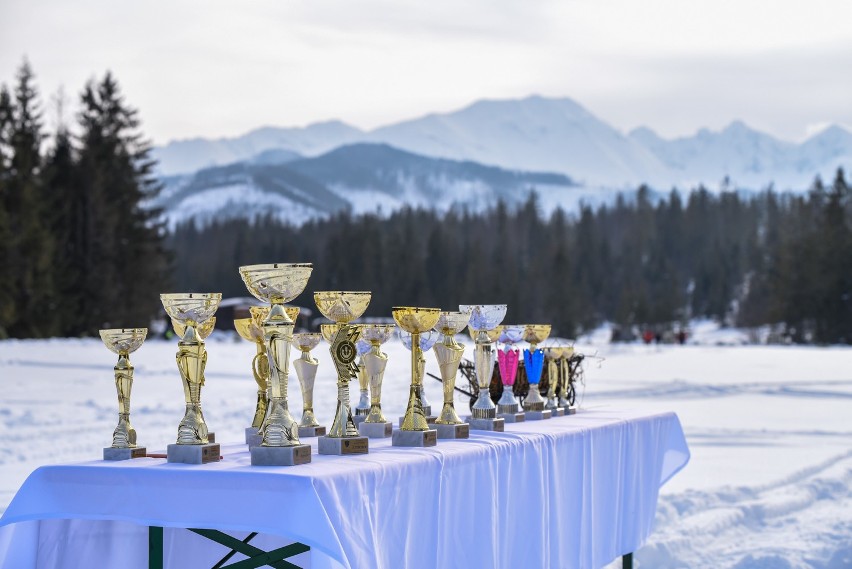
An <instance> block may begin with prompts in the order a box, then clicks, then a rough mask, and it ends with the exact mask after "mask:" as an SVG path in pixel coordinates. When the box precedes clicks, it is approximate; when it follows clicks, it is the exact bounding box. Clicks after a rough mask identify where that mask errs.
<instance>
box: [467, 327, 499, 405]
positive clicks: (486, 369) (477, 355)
mask: <svg viewBox="0 0 852 569" xmlns="http://www.w3.org/2000/svg"><path fill="white" fill-rule="evenodd" d="M474 367H475V369H476V379H477V382H478V384H479V397H478V398H477V400H476V403H474V405H473V408H472V409H471V415H472V416H473V418H474V419H493V418H495V417H496V416H497V407H496V406H495V405H494V402H493V401H491V394H490V393H489V386H490V384H491V375H492V373H493V372H494V352H493V345H492V342H491V340H489V339H488V335H487V334H486V333H485V331H483V330H480V331H479V333H478V334H477V337H476V347H475V348H474Z"/></svg>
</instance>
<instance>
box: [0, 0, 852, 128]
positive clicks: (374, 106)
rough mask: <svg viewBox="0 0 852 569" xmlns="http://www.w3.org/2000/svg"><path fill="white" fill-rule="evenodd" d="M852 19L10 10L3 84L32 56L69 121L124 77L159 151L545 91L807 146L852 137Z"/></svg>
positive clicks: (658, 9) (315, 0)
mask: <svg viewBox="0 0 852 569" xmlns="http://www.w3.org/2000/svg"><path fill="white" fill-rule="evenodd" d="M850 22H852V2H849V0H807V1H793V0H773V1H768V0H735V1H730V0H644V1H642V2H638V1H636V0H464V1H459V0H420V1H416V2H415V1H411V0H251V1H249V2H237V1H236V0H231V1H229V2H228V1H221V0H205V1H204V2H199V1H188V0H169V1H163V0H146V1H145V2H116V1H115V0H75V1H74V2H69V1H67V0H0V82H2V83H6V84H10V83H11V82H12V81H13V80H14V75H15V71H16V69H17V68H18V66H19V65H20V63H21V61H22V59H23V58H24V57H27V58H28V60H29V61H30V63H31V64H32V66H33V69H34V71H35V73H36V75H37V80H38V85H39V87H40V89H41V93H42V98H43V100H44V104H45V107H46V115H47V117H48V119H49V122H55V121H56V116H57V112H56V110H55V108H56V105H55V101H56V100H58V99H60V98H61V99H65V100H66V101H67V103H66V105H65V108H66V111H65V115H66V116H73V108H74V105H75V104H76V100H77V98H78V94H79V91H80V90H81V88H82V86H83V85H84V84H85V82H86V81H87V80H89V79H91V78H93V77H99V76H102V75H103V73H104V72H105V71H106V70H108V69H109V70H111V71H112V72H113V73H114V74H115V75H116V77H117V79H118V81H119V83H120V85H121V87H122V89H123V92H124V93H125V95H126V98H127V101H128V102H129V103H130V104H131V105H133V106H135V107H137V108H139V109H140V112H141V118H142V120H143V130H144V132H145V134H146V135H147V136H148V137H150V138H151V139H152V140H153V141H154V142H155V143H157V144H163V143H165V142H167V141H169V140H173V139H183V138H192V137H197V136H202V137H223V136H236V135H239V134H242V133H244V132H247V131H249V130H251V129H253V128H256V127H259V126H264V125H274V126H302V125H306V124H309V123H312V122H316V121H323V120H330V119H341V120H344V121H345V122H348V123H350V124H353V125H355V126H357V127H360V128H374V127H376V126H381V125H384V124H389V123H393V122H396V121H399V120H403V119H409V118H414V117H417V116H422V115H424V114H427V113H431V112H448V111H452V110H456V109H458V108H461V107H463V106H466V105H468V104H470V103H472V102H473V101H476V100H479V99H485V98H487V99H507V98H520V97H525V96H528V95H531V94H540V95H544V96H552V97H570V98H572V99H574V100H576V101H578V102H579V103H580V104H582V105H583V106H585V107H586V108H587V109H588V110H590V111H591V112H592V113H594V114H596V115H597V116H598V117H599V118H601V119H603V120H605V121H607V122H609V123H610V124H612V125H613V126H615V127H616V128H618V129H620V130H622V131H625V132H626V131H628V130H630V129H632V128H634V127H637V126H643V125H644V126H648V127H650V128H652V129H654V130H656V131H657V132H658V133H660V134H661V135H663V136H666V137H676V136H688V135H691V134H694V133H695V131H696V130H698V129H699V128H702V127H708V128H711V129H714V130H718V129H720V128H723V127H724V126H726V125H727V124H729V123H730V122H732V121H733V120H743V121H745V122H746V123H748V124H749V125H750V126H752V127H754V128H757V129H759V130H763V131H766V132H768V133H770V134H773V135H775V136H778V137H780V138H784V139H787V140H794V141H799V140H803V139H805V138H806V137H807V136H808V135H811V134H813V133H815V132H818V131H819V130H820V129H822V128H824V127H825V126H827V125H829V124H841V125H844V126H846V127H847V128H850V127H852V104H850V103H852V72H850V71H852V23H850ZM60 89H61V90H62V91H61V92H62V93H64V95H62V96H60V95H59V93H60Z"/></svg>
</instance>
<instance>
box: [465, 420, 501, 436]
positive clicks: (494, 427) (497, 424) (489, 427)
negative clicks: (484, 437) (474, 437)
mask: <svg viewBox="0 0 852 569" xmlns="http://www.w3.org/2000/svg"><path fill="white" fill-rule="evenodd" d="M465 421H467V423H468V424H469V425H470V428H471V429H472V430H474V431H496V432H499V433H502V432H503V430H504V429H503V427H504V425H505V424H506V421H504V420H503V418H502V417H494V418H492V419H475V418H473V417H465Z"/></svg>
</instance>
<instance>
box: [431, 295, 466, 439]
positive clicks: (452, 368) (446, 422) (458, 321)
mask: <svg viewBox="0 0 852 569" xmlns="http://www.w3.org/2000/svg"><path fill="white" fill-rule="evenodd" d="M469 321H470V312H441V314H440V316H438V322H437V323H436V324H435V328H434V329H435V330H436V331H438V332H440V333H441V338H440V341H439V342H438V343H437V344H435V346H434V347H433V348H432V350H433V351H434V352H435V359H436V360H438V367H439V368H440V370H441V380H442V381H443V385H444V406H443V407H442V408H441V413H440V415H438V418H437V419H436V420H435V430H436V431H438V438H439V439H466V438H469V437H470V425H468V424H467V423H465V422H464V421H462V420H461V419H460V418H459V416H458V413H456V408H455V405H454V404H453V393H454V391H455V387H456V375H457V374H458V371H459V362H461V358H462V354H463V353H464V346H462V345H461V344H459V343H458V342H456V334H458V333H459V332H461V331H462V330H464V328H465V326H467V324H468V322H469Z"/></svg>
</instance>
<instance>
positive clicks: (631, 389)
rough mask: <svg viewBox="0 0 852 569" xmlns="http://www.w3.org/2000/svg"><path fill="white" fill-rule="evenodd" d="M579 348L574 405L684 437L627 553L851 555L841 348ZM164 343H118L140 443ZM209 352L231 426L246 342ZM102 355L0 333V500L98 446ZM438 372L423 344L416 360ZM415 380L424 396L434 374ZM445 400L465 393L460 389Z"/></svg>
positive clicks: (788, 558)
mask: <svg viewBox="0 0 852 569" xmlns="http://www.w3.org/2000/svg"><path fill="white" fill-rule="evenodd" d="M602 336H604V334H598V335H597V336H595V337H602ZM719 337H720V335H719V334H716V333H711V334H708V336H707V338H716V339H718V338H719ZM460 339H461V336H460ZM713 342H714V343H715V340H713ZM579 348H580V349H581V351H583V352H584V353H587V354H593V353H596V354H597V355H598V356H599V357H601V358H603V359H602V360H601V359H595V358H589V359H588V360H587V361H586V377H585V386H584V387H583V388H582V389H581V392H580V397H581V401H582V405H583V406H585V407H587V408H593V407H606V406H612V407H642V408H648V409H653V410H674V411H675V412H677V413H678V415H679V417H680V419H681V422H682V424H683V426H684V431H685V433H686V435H687V439H688V441H689V444H690V448H691V451H692V455H693V456H692V460H691V461H690V464H689V465H687V467H686V469H684V470H683V471H682V472H681V473H679V474H678V475H677V476H675V477H674V478H673V479H672V480H671V481H669V482H668V483H667V484H666V485H665V486H664V487H663V488H662V491H661V495H660V500H659V506H658V513H657V524H656V529H655V531H654V533H653V534H652V535H651V536H650V538H649V540H648V543H647V544H646V545H645V546H644V547H642V548H641V549H640V550H639V551H637V552H636V556H635V560H636V566H637V567H654V568H658V569H675V568H678V569H679V568H700V567H713V568H721V569H726V568H731V569H769V568H781V569H787V568H790V569H806V568H807V569H849V568H852V490H850V488H852V377H850V376H852V371H850V369H852V368H850V365H849V363H850V362H852V349H849V348H824V349H823V348H808V347H755V346H737V347H720V346H715V345H712V346H707V345H697V346H685V347H680V346H663V347H656V346H639V345H626V346H625V345H618V346H615V345H613V346H610V345H608V344H605V343H603V344H600V345H597V346H592V345H581V346H579ZM175 350H176V346H175V344H174V343H171V342H164V341H159V340H156V339H149V340H148V341H147V342H145V344H144V345H143V346H142V347H141V348H140V349H139V351H138V352H136V353H134V354H133V356H132V360H133V364H134V366H135V369H136V371H135V382H134V388H133V399H132V401H133V408H132V420H133V425H134V427H135V428H136V429H137V431H138V433H139V442H140V444H144V445H146V446H147V447H148V449H149V451H158V450H162V449H164V448H165V446H166V444H167V443H169V442H171V440H172V439H173V438H174V436H175V431H176V426H177V422H178V421H179V420H180V417H181V416H182V411H183V393H182V389H181V386H180V381H179V377H178V374H177V370H176V369H175V367H176V366H175V362H174V353H175ZM385 351H386V352H387V353H388V354H389V356H390V359H389V362H388V368H387V371H386V375H385V385H384V389H383V407H384V408H385V409H386V414H387V415H388V418H389V419H390V420H392V421H395V420H396V417H397V416H398V415H399V414H401V412H402V409H403V408H404V405H405V402H406V400H407V396H408V374H409V369H408V365H409V359H408V352H407V351H405V349H404V348H403V347H402V345H401V343H400V342H399V341H398V340H397V339H393V340H391V341H390V342H388V344H386V346H385ZM208 352H209V361H208V366H207V385H206V386H205V390H204V395H203V402H204V409H205V416H206V418H207V421H208V424H209V425H210V427H211V430H213V431H216V432H217V436H218V437H219V438H220V440H222V441H232V440H236V439H237V438H240V437H241V436H242V430H243V428H244V427H245V426H247V423H248V421H249V420H250V418H251V416H252V414H253V408H254V393H255V392H254V387H253V386H254V381H253V380H252V379H251V375H250V372H249V362H250V361H251V358H252V357H253V355H254V347H253V346H252V345H251V344H250V343H249V342H243V341H237V340H236V339H235V338H234V337H233V336H228V335H225V334H221V333H219V332H217V333H216V334H214V335H213V336H211V338H210V339H209V340H208ZM291 355H292V354H291ZM313 355H314V356H315V357H317V358H318V359H319V360H320V368H319V373H318V375H317V381H316V387H315V411H316V414H317V416H318V418H319V420H320V422H322V423H324V424H328V423H329V421H330V419H331V417H332V414H333V410H334V396H333V394H334V393H335V391H336V388H335V382H336V379H335V377H334V375H333V372H332V371H331V362H330V358H329V354H328V349H327V346H326V345H322V346H319V347H318V348H317V349H316V350H314V352H313ZM465 355H466V357H469V356H470V346H469V342H468V348H467V352H466V354H465ZM114 358H115V356H114V355H113V354H111V353H110V352H109V351H108V350H107V349H106V348H105V347H104V346H103V345H102V344H101V343H100V341H97V340H94V339H89V340H78V339H65V340H46V341H4V342H0V380H2V385H3V397H2V399H0V512H2V511H3V510H4V509H5V508H6V506H7V505H8V503H9V501H10V500H11V499H12V497H13V496H14V493H15V491H16V490H17V488H18V487H19V486H20V484H21V483H23V481H24V479H25V478H26V476H27V475H28V474H29V473H30V472H31V471H32V470H33V469H34V468H36V467H38V466H40V465H42V464H54V463H63V462H77V461H84V460H92V459H98V458H99V457H100V454H101V448H102V447H104V446H106V445H108V444H109V442H110V437H111V433H112V429H113V428H114V426H115V422H116V413H117V408H116V401H115V387H114V385H113V381H112V366H113V365H114V363H115V361H114ZM437 371H438V370H437V365H436V363H435V361H434V358H433V357H431V356H430V357H427V372H431V373H435V374H437ZM292 379H293V381H290V383H289V393H290V396H291V397H292V398H293V401H294V405H293V407H295V408H296V413H297V414H298V407H299V404H298V402H299V401H300V396H299V393H298V384H297V382H296V381H295V378H292ZM425 387H426V390H427V391H428V393H429V398H430V399H431V400H432V403H433V405H434V404H436V403H437V402H438V401H439V400H440V387H439V386H438V384H437V382H433V381H427V383H426V386H425ZM353 398H357V387H356V386H355V384H353ZM456 404H457V405H458V406H459V407H460V408H463V407H464V406H465V405H466V404H467V402H466V401H465V398H464V397H462V396H458V397H457V399H456ZM609 567H611V568H613V569H615V568H617V567H620V561H618V560H616V561H614V562H613V563H612V564H610V566H609Z"/></svg>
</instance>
